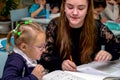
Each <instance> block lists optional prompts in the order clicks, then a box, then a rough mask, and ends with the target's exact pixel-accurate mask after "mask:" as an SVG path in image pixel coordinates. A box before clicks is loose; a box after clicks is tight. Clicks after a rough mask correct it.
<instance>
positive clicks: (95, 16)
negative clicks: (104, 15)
mask: <svg viewBox="0 0 120 80" xmlns="http://www.w3.org/2000/svg"><path fill="white" fill-rule="evenodd" d="M103 10H104V8H103V7H99V8H95V9H94V18H95V19H96V18H97V17H98V16H99V14H100V13H101V12H102V11H103Z"/></svg>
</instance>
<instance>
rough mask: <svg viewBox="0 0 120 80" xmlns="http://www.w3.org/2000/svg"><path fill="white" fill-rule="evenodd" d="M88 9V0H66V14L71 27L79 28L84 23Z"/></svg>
mask: <svg viewBox="0 0 120 80" xmlns="http://www.w3.org/2000/svg"><path fill="white" fill-rule="evenodd" d="M87 9H88V1H87V0H66V2H65V14H66V17H67V19H68V21H69V24H70V26H71V27H73V28H79V27H81V26H82V25H83V23H84V19H85V16H86V14H87Z"/></svg>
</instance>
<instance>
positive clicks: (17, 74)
mask: <svg viewBox="0 0 120 80" xmlns="http://www.w3.org/2000/svg"><path fill="white" fill-rule="evenodd" d="M12 35H13V37H14V47H13V51H12V52H10V51H9V49H10V46H11V43H10V42H11V41H10V40H11V37H12ZM45 38H46V36H45V32H44V30H43V29H42V28H41V26H40V25H38V24H36V23H33V22H31V21H26V22H25V23H20V24H18V25H17V27H16V29H14V30H12V31H11V32H9V34H8V36H7V46H6V49H7V51H9V53H10V54H9V55H8V59H7V61H6V64H5V67H4V71H3V77H2V80H40V79H41V78H42V76H43V75H44V74H45V69H44V68H43V66H42V65H40V64H37V60H39V59H40V57H41V55H42V53H43V51H44V50H45Z"/></svg>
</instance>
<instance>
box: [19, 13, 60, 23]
mask: <svg viewBox="0 0 120 80" xmlns="http://www.w3.org/2000/svg"><path fill="white" fill-rule="evenodd" d="M59 15H60V13H57V14H50V18H49V19H47V18H44V17H43V18H41V17H38V18H37V17H36V18H32V17H25V18H22V19H21V20H32V21H33V22H37V23H41V24H44V25H47V24H48V23H49V22H50V20H51V19H53V18H55V17H58V16H59Z"/></svg>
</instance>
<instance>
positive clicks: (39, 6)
mask: <svg viewBox="0 0 120 80" xmlns="http://www.w3.org/2000/svg"><path fill="white" fill-rule="evenodd" d="M34 1H35V3H34V4H33V5H32V6H31V7H30V9H29V16H30V17H39V16H44V15H45V14H46V9H45V4H46V0H34Z"/></svg>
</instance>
